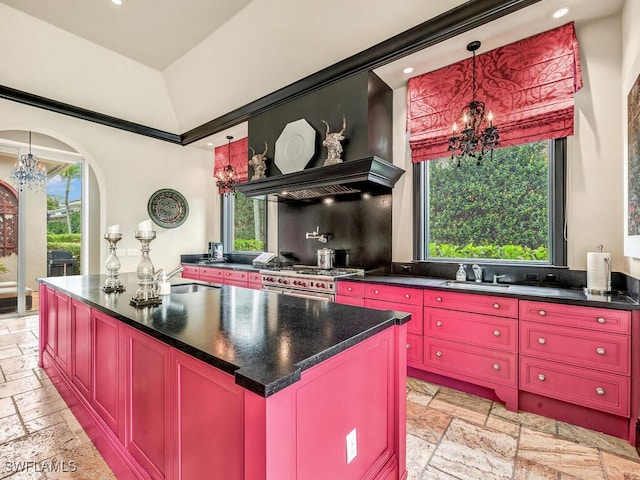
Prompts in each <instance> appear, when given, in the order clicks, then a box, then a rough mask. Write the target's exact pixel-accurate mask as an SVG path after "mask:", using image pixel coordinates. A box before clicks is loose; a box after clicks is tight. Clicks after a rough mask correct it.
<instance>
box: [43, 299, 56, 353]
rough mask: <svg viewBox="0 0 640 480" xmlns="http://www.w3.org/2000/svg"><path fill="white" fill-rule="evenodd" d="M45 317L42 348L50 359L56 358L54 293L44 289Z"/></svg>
mask: <svg viewBox="0 0 640 480" xmlns="http://www.w3.org/2000/svg"><path fill="white" fill-rule="evenodd" d="M45 295H46V302H45V309H46V310H45V315H46V322H47V328H46V334H45V340H44V348H45V350H46V351H47V352H48V353H49V355H51V356H52V357H55V356H56V346H57V344H56V341H57V338H58V332H57V330H58V328H57V327H58V314H57V311H56V292H55V290H54V289H53V288H50V287H45Z"/></svg>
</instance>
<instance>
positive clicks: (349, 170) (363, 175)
mask: <svg viewBox="0 0 640 480" xmlns="http://www.w3.org/2000/svg"><path fill="white" fill-rule="evenodd" d="M403 173H404V170H403V169H401V168H399V167H396V166H395V165H393V164H392V163H389V162H387V161H385V160H382V159H381V158H378V157H367V158H362V159H360V160H349V161H345V162H342V163H338V164H336V165H329V166H326V167H324V166H323V167H314V168H309V169H306V170H301V171H299V172H294V173H288V174H286V175H277V176H274V177H267V178H263V179H260V180H255V181H252V182H246V183H239V184H237V185H236V186H235V187H236V189H237V190H239V191H240V192H242V193H244V194H245V195H246V196H248V197H255V196H259V195H277V196H278V197H280V198H281V199H283V200H285V199H288V200H301V201H304V200H312V199H316V198H320V197H326V196H335V195H344V194H353V193H359V192H362V193H365V192H367V193H374V194H376V193H378V194H379V193H391V189H392V188H393V186H394V185H395V184H396V182H397V181H398V180H399V179H400V177H401V176H402V174H403Z"/></svg>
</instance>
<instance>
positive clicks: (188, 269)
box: [181, 265, 200, 280]
mask: <svg viewBox="0 0 640 480" xmlns="http://www.w3.org/2000/svg"><path fill="white" fill-rule="evenodd" d="M182 268H183V269H184V270H182V275H181V276H182V278H191V279H192V280H200V267H192V266H189V265H183V266H182Z"/></svg>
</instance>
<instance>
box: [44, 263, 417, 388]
mask: <svg viewBox="0 0 640 480" xmlns="http://www.w3.org/2000/svg"><path fill="white" fill-rule="evenodd" d="M120 279H121V280H122V282H123V285H124V286H125V288H126V291H125V292H123V293H120V294H113V293H112V294H105V293H104V292H103V291H102V290H101V289H100V287H101V286H102V285H103V284H104V281H105V275H76V276H68V277H48V278H43V279H40V281H41V282H43V283H44V284H46V285H50V286H52V287H53V288H55V289H57V290H60V291H61V292H63V293H66V294H68V295H69V296H71V297H72V298H75V299H77V300H80V301H82V302H84V303H85V304H87V305H89V306H91V307H93V308H95V309H98V310H100V311H102V312H104V313H106V314H108V315H110V316H112V317H114V318H116V319H118V320H120V321H122V322H123V323H126V324H127V325H130V326H132V327H134V328H136V329H138V330H140V331H142V332H144V333H147V334H149V335H151V336H153V337H155V338H157V339H159V340H161V341H162V342H164V343H166V344H168V345H171V346H173V347H175V348H178V349H179V350H182V351H184V352H186V353H188V354H190V355H192V356H194V357H196V358H199V359H200V360H202V361H204V362H206V363H208V364H210V365H213V366H214V367H217V368H219V369H221V370H223V371H225V372H227V373H230V374H232V375H234V376H235V381H236V383H237V384H238V385H240V386H242V387H244V388H246V389H248V390H251V391H252V392H255V393H257V394H259V395H262V396H263V397H268V396H269V395H272V394H274V393H276V392H278V391H279V390H282V389H284V388H286V387H288V386H289V385H291V384H293V383H294V382H296V381H298V380H299V379H300V375H301V372H302V371H303V370H306V369H308V368H310V367H312V366H313V365H316V364H318V363H320V362H322V361H324V360H326V359H328V358H330V357H332V356H334V355H336V354H338V353H340V352H342V351H344V350H346V349H347V348H349V347H351V346H353V345H355V344H357V343H360V342H362V341H363V340H365V339H367V338H369V337H371V336H373V335H375V334H376V333H378V332H381V331H383V330H385V329H386V328H389V327H391V326H393V325H396V324H402V323H406V322H408V321H409V319H410V315H409V314H407V313H403V312H394V311H389V310H386V311H381V310H371V309H366V308H360V307H352V306H348V305H340V304H337V303H329V302H322V301H319V300H308V299H303V298H297V297H290V296H286V295H280V294H277V293H272V292H265V291H262V290H251V289H248V288H241V287H232V286H227V285H215V284H208V285H214V286H215V288H209V289H205V290H203V291H198V292H192V293H186V294H176V293H173V294H171V295H167V296H163V297H162V299H163V300H162V301H163V303H162V305H160V306H157V307H145V308H135V307H133V306H131V305H129V301H130V299H131V297H132V296H134V295H135V292H136V289H137V284H136V280H137V278H136V274H135V273H123V274H120ZM173 280H175V282H174V283H176V284H180V283H204V282H194V281H192V280H187V279H177V278H174V279H173ZM205 285H207V284H206V283H205Z"/></svg>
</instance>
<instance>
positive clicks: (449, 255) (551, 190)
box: [414, 139, 566, 265]
mask: <svg viewBox="0 0 640 480" xmlns="http://www.w3.org/2000/svg"><path fill="white" fill-rule="evenodd" d="M565 152H566V140H565V139H559V140H551V141H537V142H532V143H524V144H521V145H515V146H510V147H504V148H499V149H496V151H495V152H494V154H493V159H490V158H485V160H483V161H482V163H481V164H480V165H476V164H475V162H474V161H473V160H470V161H468V162H467V163H464V162H463V163H462V164H461V166H459V167H458V166H457V164H456V162H455V161H452V160H451V159H449V158H444V159H438V160H431V161H425V162H420V163H418V164H415V167H414V168H415V170H414V172H415V174H416V175H415V178H416V182H417V183H416V192H417V195H416V208H415V212H416V219H415V220H416V221H415V224H416V242H415V244H416V246H417V248H416V258H417V259H418V260H434V259H485V260H491V261H508V262H521V263H524V262H529V263H540V264H552V265H565V264H566V246H565V243H566V242H565V241H564V235H563V232H564V170H565V168H564V164H565Z"/></svg>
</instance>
